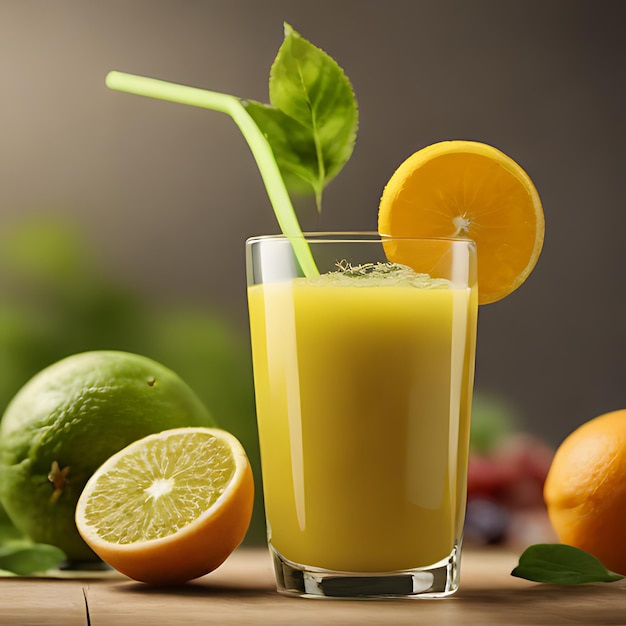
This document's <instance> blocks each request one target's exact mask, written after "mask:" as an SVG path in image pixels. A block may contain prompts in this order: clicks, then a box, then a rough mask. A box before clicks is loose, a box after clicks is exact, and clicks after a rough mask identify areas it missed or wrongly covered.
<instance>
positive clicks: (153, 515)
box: [76, 427, 254, 585]
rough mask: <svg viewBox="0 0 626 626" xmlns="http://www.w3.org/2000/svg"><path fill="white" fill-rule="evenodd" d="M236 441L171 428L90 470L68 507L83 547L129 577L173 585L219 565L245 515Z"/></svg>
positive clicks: (247, 494)
mask: <svg viewBox="0 0 626 626" xmlns="http://www.w3.org/2000/svg"><path fill="white" fill-rule="evenodd" d="M253 491H254V486H253V481H252V472H251V470H250V464H249V463H248V458H247V456H246V454H245V452H244V450H243V448H242V447H241V444H240V443H239V441H237V439H235V437H233V436H232V435H231V434H229V433H227V432H225V431H223V430H219V429H217V428H200V427H198V428H177V429H173V430H166V431H163V432H161V433H158V434H155V435H149V436H148V437H145V438H143V439H140V440H139V441H136V442H135V443H132V444H130V445H129V446H127V447H126V448H124V449H123V450H121V451H120V452H118V453H117V454H114V455H113V456H112V457H111V458H110V459H109V460H108V461H105V463H104V464H103V465H101V466H100V468H99V469H98V470H96V472H95V473H94V474H93V475H92V477H91V478H90V479H89V481H88V482H87V484H86V486H85V489H84V490H83V492H82V494H81V496H80V498H79V500H78V504H77V506H76V526H77V528H78V531H79V533H80V534H81V536H82V537H83V539H84V540H85V542H86V543H87V544H88V545H89V547H90V548H91V549H92V550H93V551H94V552H95V553H96V554H97V555H98V556H99V557H100V558H101V559H102V560H103V561H105V562H106V563H108V564H109V565H111V566H112V567H114V568H115V569H117V570H119V571H120V572H122V573H123V574H126V575H127V576H129V577H130V578H134V579H135V580H139V581H142V582H146V583H150V584H155V585H173V584H179V583H183V582H186V581H187V580H191V579H193V578H197V577H199V576H202V575H204V574H207V573H208V572H210V571H212V570H214V569H215V568H216V567H218V566H219V565H221V564H222V563H223V562H224V560H225V559H226V558H227V557H228V556H229V555H230V553H231V552H232V551H233V550H234V549H235V548H236V547H237V546H238V545H239V543H240V542H241V541H242V539H243V537H244V535H245V533H246V531H247V529H248V526H249V524H250V517H251V514H252V504H253V499H254V493H253Z"/></svg>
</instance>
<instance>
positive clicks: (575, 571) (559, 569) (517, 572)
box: [511, 543, 624, 585]
mask: <svg viewBox="0 0 626 626" xmlns="http://www.w3.org/2000/svg"><path fill="white" fill-rule="evenodd" d="M511 576H516V577H517V578H525V579H527V580H532V581H534V582H540V583H552V584H554V585H581V584H585V583H610V582H615V581H617V580H621V579H623V578H624V576H622V575H621V574H617V573H615V572H611V571H610V570H608V569H607V568H606V567H605V566H604V565H603V564H602V563H601V562H600V561H599V560H598V559H597V558H596V557H595V556H593V555H592V554H589V553H588V552H585V551H584V550H580V549H579V548H575V547H573V546H568V545H565V544H558V543H555V544H552V543H542V544H536V545H534V546H530V547H529V548H527V549H526V550H525V551H524V552H523V554H522V555H521V556H520V559H519V564H518V566H517V567H516V568H515V569H514V570H513V571H512V572H511Z"/></svg>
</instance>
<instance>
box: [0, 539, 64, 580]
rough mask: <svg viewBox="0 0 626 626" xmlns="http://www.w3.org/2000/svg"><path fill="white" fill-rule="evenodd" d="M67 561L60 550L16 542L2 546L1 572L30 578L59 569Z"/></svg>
mask: <svg viewBox="0 0 626 626" xmlns="http://www.w3.org/2000/svg"><path fill="white" fill-rule="evenodd" d="M64 559H65V554H64V553H63V551H62V550H59V548H56V547H55V546H50V545H47V544H43V543H35V544H33V543H28V542H15V543H7V544H6V545H2V546H0V570H7V571H9V572H13V573H15V574H18V575H19V576H28V575H29V574H36V573H38V572H45V571H46V570H49V569H52V568H54V567H58V565H59V563H61V562H62V561H63V560H64Z"/></svg>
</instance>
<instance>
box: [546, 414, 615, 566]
mask: <svg viewBox="0 0 626 626" xmlns="http://www.w3.org/2000/svg"><path fill="white" fill-rule="evenodd" d="M544 500H545V503H546V506H547V509H548V515H549V517H550V521H551V523H552V526H553V527H554V530H555V531H556V533H557V535H558V537H559V540H560V541H561V542H562V543H565V544H568V545H571V546H575V547H577V548H580V549H582V550H585V551H587V552H589V553H591V554H593V555H594V556H596V557H597V558H598V559H600V561H602V563H603V564H604V565H605V566H606V567H607V568H608V569H610V570H612V571H614V572H618V573H620V574H626V533H625V532H624V529H625V528H626V409H622V410H619V411H613V412H611V413H606V414H605V415H600V416H599V417H596V418H594V419H592V420H590V421H588V422H586V423H584V424H583V425H582V426H580V427H578V428H577V429H576V430H575V431H573V432H572V433H571V434H570V435H569V436H568V437H567V438H566V439H565V440H564V441H563V443H562V444H561V445H560V447H559V448H558V450H557V452H556V454H555V456H554V459H553V461H552V465H551V467H550V470H549V472H548V476H547V478H546V482H545V485H544Z"/></svg>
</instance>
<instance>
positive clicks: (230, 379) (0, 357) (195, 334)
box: [0, 218, 265, 543]
mask: <svg viewBox="0 0 626 626" xmlns="http://www.w3.org/2000/svg"><path fill="white" fill-rule="evenodd" d="M100 349H115V350H126V351H129V352H135V353H137V354H143V355H145V356H148V357H151V358H153V359H155V360H157V361H159V362H161V363H163V364H164V365H166V366H167V367H169V368H170V369H172V370H174V371H175V372H176V373H177V374H179V375H180V376H181V377H182V378H183V379H184V380H185V381H186V382H187V383H188V384H189V385H190V386H191V387H192V388H193V389H194V390H195V391H196V393H197V394H198V396H199V397H200V398H201V399H202V400H203V401H204V402H205V404H206V405H207V407H208V408H209V409H210V411H211V413H212V414H213V417H214V418H215V420H216V421H217V423H218V424H219V425H220V427H222V428H224V429H226V430H229V431H230V432H232V433H233V434H234V435H235V436H236V437H237V438H238V439H239V440H240V441H241V442H242V444H243V445H244V447H245V449H246V451H247V453H248V455H249V457H250V461H251V463H252V466H253V471H254V474H255V482H256V492H257V493H256V501H255V513H254V516H253V521H252V525H251V527H250V531H249V532H248V536H247V537H246V541H247V542H248V543H261V542H264V540H265V526H264V514H263V505H262V496H261V482H260V477H261V470H260V462H259V450H258V439H257V431H256V419H255V409H254V390H253V382H252V364H251V357H250V350H249V345H248V343H247V341H246V340H244V338H243V337H242V336H241V333H239V332H237V330H236V329H235V328H234V327H233V326H232V325H231V324H230V323H229V322H228V321H227V320H226V319H225V318H224V317H223V316H220V315H218V314H216V313H215V312H214V311H212V310H210V309H208V308H207V309H200V308H198V307H193V306H191V305H190V304H189V303H184V302H183V303H176V304H175V305H172V304H170V305H168V306H163V305H156V304H155V303H153V302H150V301H148V300H147V299H146V297H145V296H140V295H137V293H135V292H134V291H133V290H131V289H130V287H128V286H125V285H122V284H121V283H120V282H119V281H115V280H112V279H111V278H110V276H109V275H108V274H107V272H106V271H104V270H103V269H102V267H101V265H100V263H99V260H98V259H97V258H96V257H95V254H94V253H93V251H92V248H91V247H90V246H89V244H88V242H87V241H86V237H85V235H84V233H82V232H81V231H80V230H79V229H78V228H77V227H76V226H74V225H72V224H71V223H66V222H63V221H59V220H51V219H43V218H42V219H32V218H31V219H30V220H28V221H23V222H18V223H15V224H13V225H12V226H11V227H5V228H4V230H3V231H2V232H0V415H1V414H2V413H4V410H5V408H6V406H7V405H8V403H9V402H10V400H11V398H12V397H13V396H14V395H15V393H16V392H17V391H18V390H19V389H20V388H21V387H22V385H23V384H24V383H26V382H27V381H28V380H29V379H30V378H31V377H32V376H33V375H34V374H36V373H37V372H38V371H40V370H41V369H43V368H44V367H46V366H48V365H50V364H52V363H54V362H56V361H58V360H59V359H61V358H63V357H65V356H69V355H71V354H75V353H77V352H83V351H86V350H100Z"/></svg>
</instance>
